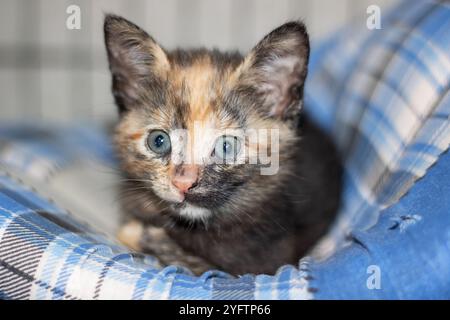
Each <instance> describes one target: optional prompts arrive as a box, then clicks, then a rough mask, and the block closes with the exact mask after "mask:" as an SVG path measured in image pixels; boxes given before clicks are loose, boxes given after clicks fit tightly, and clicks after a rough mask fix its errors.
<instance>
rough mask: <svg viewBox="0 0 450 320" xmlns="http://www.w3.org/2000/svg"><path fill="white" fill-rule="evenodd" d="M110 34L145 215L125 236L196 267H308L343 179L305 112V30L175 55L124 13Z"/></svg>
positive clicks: (119, 138) (136, 212)
mask: <svg viewBox="0 0 450 320" xmlns="http://www.w3.org/2000/svg"><path fill="white" fill-rule="evenodd" d="M104 31H105V43H106V48H107V54H108V59H109V66H110V70H111V73H112V90H113V95H114V98H115V102H116V104H117V106H118V109H119V114H120V120H119V123H118V125H117V128H116V134H115V144H116V147H117V151H118V155H119V159H120V162H121V168H122V170H123V175H124V182H123V183H122V185H121V190H122V191H123V201H122V204H123V208H124V209H125V211H126V212H127V214H128V215H129V216H130V217H134V220H133V221H131V222H129V223H128V224H125V225H124V227H123V228H122V230H121V231H120V233H119V238H120V239H121V240H122V241H123V242H124V243H126V244H128V245H130V246H131V247H133V248H135V249H137V250H143V251H146V252H150V253H153V254H155V255H157V256H158V257H159V258H160V259H161V261H162V262H163V263H164V264H180V265H184V266H187V267H189V268H191V270H193V271H194V272H195V273H201V272H203V271H206V270H207V269H209V268H220V269H222V270H224V271H226V272H229V273H231V274H235V275H238V274H243V273H274V272H275V271H276V269H277V268H278V267H280V266H282V265H283V264H288V263H289V264H295V263H297V262H298V259H299V258H301V257H302V255H304V254H305V253H306V252H307V250H308V249H310V248H311V246H312V245H313V244H314V243H315V242H317V240H318V239H319V238H320V237H321V236H322V235H324V233H325V232H326V231H327V229H328V227H329V226H330V223H331V222H332V221H333V218H334V216H335V213H336V210H337V208H338V205H339V195H340V179H341V166H340V164H339V160H338V157H337V155H336V151H335V149H334V147H333V144H332V143H331V142H330V140H329V138H328V137H327V136H325V135H324V134H323V133H322V132H321V131H320V130H319V129H317V128H316V127H315V126H314V125H313V124H312V123H311V122H310V121H308V119H306V118H305V117H304V116H303V115H302V112H301V110H302V98H303V85H304V82H305V78H306V74H307V65H308V57H309V40H308V35H307V32H306V29H305V26H304V25H303V24H302V23H300V22H289V23H286V24H284V25H282V26H281V27H279V28H277V29H275V30H274V31H272V32H271V33H269V34H268V35H267V36H265V37H264V38H263V39H262V40H261V41H260V42H259V43H258V44H257V45H256V46H255V47H254V48H253V49H252V50H251V51H250V53H248V55H246V56H245V57H243V56H241V55H240V54H239V53H237V52H233V53H223V52H219V51H217V50H206V49H195V50H174V51H166V50H164V49H163V48H162V47H161V46H160V45H158V43H157V42H156V41H155V40H154V39H153V38H152V37H150V36H149V35H148V34H147V33H146V32H145V31H143V30H142V29H140V28H139V27H138V26H136V25H134V24H133V23H131V22H129V21H127V20H125V19H123V18H121V17H118V16H114V15H107V16H106V19H105V25H104ZM264 130H267V131H264ZM249 132H250V133H251V132H257V133H258V134H259V133H260V132H262V133H263V134H262V135H261V137H262V138H261V139H255V136H254V135H253V136H251V134H249ZM269 132H270V134H269ZM272 133H274V135H272ZM247 134H248V136H247ZM252 137H253V138H252ZM264 137H266V138H264ZM262 154H265V155H267V157H266V158H265V159H266V160H267V158H268V159H269V160H270V161H269V162H267V161H262V160H261V159H260V156H261V158H262ZM251 155H253V156H254V157H253V158H251ZM255 157H256V161H252V160H255V159H254V158H255ZM264 170H266V171H264Z"/></svg>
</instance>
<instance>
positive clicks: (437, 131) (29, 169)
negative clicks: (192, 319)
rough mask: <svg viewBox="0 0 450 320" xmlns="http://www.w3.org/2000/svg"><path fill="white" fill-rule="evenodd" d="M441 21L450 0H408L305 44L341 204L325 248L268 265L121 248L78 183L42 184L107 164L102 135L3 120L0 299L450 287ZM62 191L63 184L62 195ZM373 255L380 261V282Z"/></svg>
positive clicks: (310, 102) (448, 24) (449, 63)
mask: <svg viewBox="0 0 450 320" xmlns="http://www.w3.org/2000/svg"><path fill="white" fill-rule="evenodd" d="M449 29H450V7H449V5H448V4H446V3H438V2H434V1H424V2H414V3H412V2H408V1H405V2H403V3H401V4H400V6H399V7H398V8H396V9H394V10H393V11H392V12H391V13H389V14H386V15H385V16H383V29H382V30H374V31H369V30H366V29H363V28H362V27H361V25H359V27H357V28H355V27H354V26H349V27H347V28H345V29H343V30H341V31H340V32H338V33H337V34H336V35H334V37H333V38H332V39H330V40H328V41H326V42H325V43H324V44H323V45H322V46H320V47H318V48H317V49H316V50H313V56H312V59H311V66H310V67H311V68H310V70H311V73H310V76H309V79H308V83H307V87H306V90H305V93H306V108H307V111H308V112H309V113H310V114H311V115H312V116H313V117H314V118H315V119H316V120H317V122H318V123H319V124H320V125H322V126H323V127H324V128H325V129H326V130H328V132H330V134H332V135H333V137H335V139H336V143H337V145H338V146H339V149H340V150H341V152H342V155H343V157H344V161H345V181H344V183H345V185H344V194H343V206H342V208H341V211H340V214H339V219H338V221H337V222H336V225H335V227H334V228H333V229H332V230H331V232H330V234H329V235H328V236H327V237H326V238H325V239H324V240H323V241H322V242H321V243H320V244H319V246H318V247H317V255H319V256H320V255H321V256H322V257H324V256H328V255H331V254H333V256H332V258H330V259H325V260H323V261H319V260H317V259H314V258H312V257H306V258H304V259H302V260H301V261H300V262H299V265H298V266H284V267H282V268H280V269H279V271H278V272H277V274H276V275H273V276H268V275H245V276H242V277H239V278H234V277H231V276H229V275H227V274H225V273H222V272H219V271H209V272H207V273H205V274H203V275H202V276H201V277H194V276H192V275H191V274H190V272H189V271H188V270H185V269H182V268H178V267H175V266H169V267H166V268H161V267H160V266H159V263H158V261H157V259H156V258H155V257H150V256H146V255H142V254H138V253H132V252H129V251H128V250H127V249H125V248H123V247H122V246H120V245H118V244H116V243H115V242H114V239H113V238H112V237H111V236H110V235H109V234H108V230H107V232H99V230H97V229H98V228H97V226H100V227H101V225H102V224H101V223H99V224H96V223H94V222H95V221H94V219H95V218H94V217H95V216H101V215H106V216H108V212H109V208H106V209H105V208H104V209H103V210H101V211H97V214H96V215H84V216H83V218H80V217H81V216H82V214H81V213H82V212H84V211H85V210H84V208H85V207H83V205H85V203H84V198H83V199H75V197H76V195H77V194H78V192H68V188H72V183H71V184H70V185H69V184H66V187H65V190H63V191H61V190H59V191H60V192H57V191H58V190H55V189H53V190H50V191H51V192H50V194H48V193H46V194H45V195H44V193H45V192H46V191H48V190H49V186H51V185H52V183H53V182H54V181H56V180H58V179H61V177H62V176H65V174H66V173H67V172H68V171H70V170H73V168H74V167H76V168H81V167H91V166H92V163H100V164H102V165H104V166H105V167H112V166H113V165H114V160H113V157H112V153H111V149H110V147H109V146H110V145H109V143H108V139H107V137H105V136H104V135H103V134H102V133H101V132H97V131H95V130H93V129H92V127H90V129H86V128H87V126H77V127H72V128H57V127H52V128H51V129H50V128H48V126H47V127H46V126H36V125H34V124H33V125H27V126H17V127H16V128H14V127H11V126H2V127H1V129H0V163H1V167H2V168H3V169H2V170H1V171H0V172H1V173H0V297H1V298H3V299H115V298H117V299H119V298H120V299H227V298H228V299H312V298H325V299H329V298H358V297H360V298H443V299H445V298H450V215H449V214H448V212H449V211H450V199H449V198H450V197H448V194H450V183H449V181H450V170H449V169H450V155H449V153H448V152H445V151H446V150H447V149H448V146H449V143H450V120H449V119H450V118H449V117H450V96H449V85H450V50H449V49H450V48H449V46H450V34H449V33H448V30H449ZM86 159H89V164H88V162H86ZM432 165H433V166H432ZM94 169H95V168H94ZM93 171H94V170H93ZM77 172H78V171H74V172H72V173H73V175H72V178H71V179H72V180H70V181H71V182H73V181H74V180H73V179H76V178H77V176H78V175H77V174H76V173H77ZM419 178H421V179H420V180H418V179H419ZM79 179H80V178H79ZM93 180H94V179H92V181H93ZM64 181H66V180H64ZM90 182H91V181H90V180H89V184H90ZM85 184H86V181H85ZM81 185H82V186H83V184H81ZM57 186H60V187H63V185H57ZM84 187H87V186H84ZM69 190H72V189H69ZM79 191H80V192H82V190H81V189H80V190H79ZM61 193H63V194H66V195H67V193H70V194H71V195H70V196H66V198H64V199H62V198H61V199H58V200H56V197H57V196H58V195H59V194H61ZM49 196H50V197H51V198H53V197H55V201H53V200H52V199H49ZM67 197H69V198H73V199H75V200H76V201H72V202H71V201H70V199H69V200H67ZM73 199H72V200H73ZM65 201H66V202H65ZM55 203H56V204H55ZM63 203H65V204H66V205H62V204H63ZM68 203H71V204H74V203H77V204H78V207H77V206H76V205H75V204H74V205H67V204H68ZM106 205H107V204H104V206H106ZM62 208H65V209H66V210H63V209H62ZM68 209H70V212H69V211H68ZM94 211H95V210H94ZM99 213H101V214H99ZM381 213H382V214H381ZM83 219H84V221H85V222H84V223H82V222H80V221H83ZM86 222H88V224H89V226H88V224H87V223H86ZM94 226H95V228H94ZM94 229H95V230H94ZM101 231H102V230H101ZM103 231H104V230H103ZM338 249H339V250H338ZM267 258H268V259H270V257H267ZM370 266H376V267H378V268H380V270H381V279H382V284H381V288H377V289H376V290H372V289H370V288H369V286H368V285H367V277H368V273H367V270H368V267H370Z"/></svg>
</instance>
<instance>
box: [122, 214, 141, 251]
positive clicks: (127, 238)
mask: <svg viewBox="0 0 450 320" xmlns="http://www.w3.org/2000/svg"><path fill="white" fill-rule="evenodd" d="M143 234H144V225H143V224H142V223H141V222H139V221H137V220H131V221H129V222H127V223H126V224H124V225H123V226H122V227H121V228H120V230H119V232H118V233H117V239H118V240H119V241H120V242H121V243H122V244H124V245H126V246H127V247H129V248H131V249H133V250H135V251H141V250H142V247H141V245H140V242H141V239H142V236H143Z"/></svg>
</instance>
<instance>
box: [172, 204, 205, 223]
mask: <svg viewBox="0 0 450 320" xmlns="http://www.w3.org/2000/svg"><path fill="white" fill-rule="evenodd" d="M179 214H180V215H181V216H183V217H186V218H188V219H191V220H200V219H205V218H207V217H209V215H210V214H211V211H209V210H208V209H205V208H200V207H196V206H193V205H190V204H186V206H184V207H183V208H181V209H179Z"/></svg>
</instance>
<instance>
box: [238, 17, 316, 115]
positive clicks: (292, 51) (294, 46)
mask: <svg viewBox="0 0 450 320" xmlns="http://www.w3.org/2000/svg"><path fill="white" fill-rule="evenodd" d="M308 58H309V40H308V34H307V32H306V28H305V26H304V25H303V24H302V23H300V22H288V23H286V24H284V25H282V26H280V27H278V28H277V29H275V30H273V31H272V32H271V33H269V34H268V35H266V36H265V37H264V38H263V39H262V40H261V41H260V42H259V43H258V44H257V45H256V47H254V48H253V49H252V50H251V51H250V53H249V54H248V55H247V56H246V58H245V60H244V61H243V63H242V64H241V66H240V67H239V68H238V69H237V72H238V79H239V80H238V82H239V84H240V85H242V86H244V87H246V88H250V89H251V90H252V91H253V92H256V93H257V94H258V96H259V97H261V101H260V102H261V108H262V110H263V112H264V113H266V114H267V115H269V116H272V117H277V118H280V119H286V118H291V117H292V116H293V115H295V114H298V111H299V110H300V107H301V106H300V107H299V104H300V103H301V102H302V99H303V85H304V82H305V78H306V74H307V66H308Z"/></svg>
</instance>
